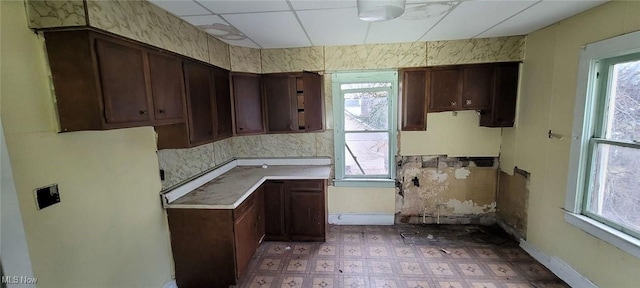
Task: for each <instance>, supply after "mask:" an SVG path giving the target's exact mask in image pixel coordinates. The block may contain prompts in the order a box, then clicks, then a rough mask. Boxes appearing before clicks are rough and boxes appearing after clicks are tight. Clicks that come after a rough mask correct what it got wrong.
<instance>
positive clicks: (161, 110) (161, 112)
mask: <svg viewBox="0 0 640 288" xmlns="http://www.w3.org/2000/svg"><path fill="white" fill-rule="evenodd" d="M164 112H166V111H165V110H164V109H160V110H158V113H160V114H164Z"/></svg>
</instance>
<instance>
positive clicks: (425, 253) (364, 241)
mask: <svg viewBox="0 0 640 288" xmlns="http://www.w3.org/2000/svg"><path fill="white" fill-rule="evenodd" d="M399 227H403V226H400V225H396V226H333V225H332V226H329V231H328V234H327V241H326V242H325V243H305V242H264V243H262V245H260V247H259V248H258V251H257V252H256V255H255V256H254V259H253V260H252V262H251V264H250V268H249V272H248V273H247V274H246V275H244V276H243V277H242V278H241V279H240V282H239V283H238V287H252V288H253V287H256V288H258V287H259V288H262V287H286V288H294V287H305V288H306V287H349V288H351V287H353V288H362V287H376V288H377V287H381V288H382V287H385V288H386V287H389V288H392V287H415V288H418V287H423V288H426V287H456V288H458V287H473V288H476V287H478V288H480V287H487V288H498V287H505V288H506V287H508V288H526V287H532V288H539V287H568V286H567V285H566V284H565V283H564V282H562V281H561V280H560V279H558V278H557V277H556V276H555V275H553V274H552V273H551V272H550V271H549V270H547V269H546V268H545V267H544V266H542V265H541V264H540V263H538V262H536V260H534V259H533V258H531V257H530V256H529V255H528V254H527V253H526V252H524V251H523V250H522V249H520V248H519V247H518V246H517V244H516V243H515V242H511V241H510V242H508V243H505V244H502V245H488V244H486V243H485V244H482V245H477V246H476V245H466V246H464V247H451V246H449V245H447V244H446V243H442V245H441V246H433V245H426V244H415V245H408V244H405V243H404V241H403V239H402V237H401V236H400V233H399V231H398V230H399ZM403 229H405V230H406V226H404V228H403ZM460 237H466V236H460Z"/></svg>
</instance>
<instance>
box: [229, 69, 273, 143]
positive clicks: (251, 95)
mask: <svg viewBox="0 0 640 288" xmlns="http://www.w3.org/2000/svg"><path fill="white" fill-rule="evenodd" d="M261 78H262V77H261V75H258V74H249V73H233V74H232V75H231V83H232V85H233V86H232V95H233V104H234V118H235V134H236V135H250V134H260V133H264V132H265V125H264V122H265V121H264V113H263V103H262V102H263V101H262V81H261Z"/></svg>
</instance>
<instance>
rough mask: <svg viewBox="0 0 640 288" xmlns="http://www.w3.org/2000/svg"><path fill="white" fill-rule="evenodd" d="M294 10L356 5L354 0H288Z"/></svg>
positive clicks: (351, 6)
mask: <svg viewBox="0 0 640 288" xmlns="http://www.w3.org/2000/svg"><path fill="white" fill-rule="evenodd" d="M289 2H291V6H293V9H295V10H318V9H336V8H353V7H356V0H289Z"/></svg>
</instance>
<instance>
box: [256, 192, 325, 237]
mask: <svg viewBox="0 0 640 288" xmlns="http://www.w3.org/2000/svg"><path fill="white" fill-rule="evenodd" d="M263 187H265V190H264V199H265V208H266V209H265V230H266V235H265V239H266V240H270V241H271V240H274V241H287V240H290V241H321V242H324V241H325V236H326V233H325V232H326V223H327V214H326V193H325V191H326V189H325V187H326V181H325V180H288V181H268V182H266V183H265V184H264V185H263Z"/></svg>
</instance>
